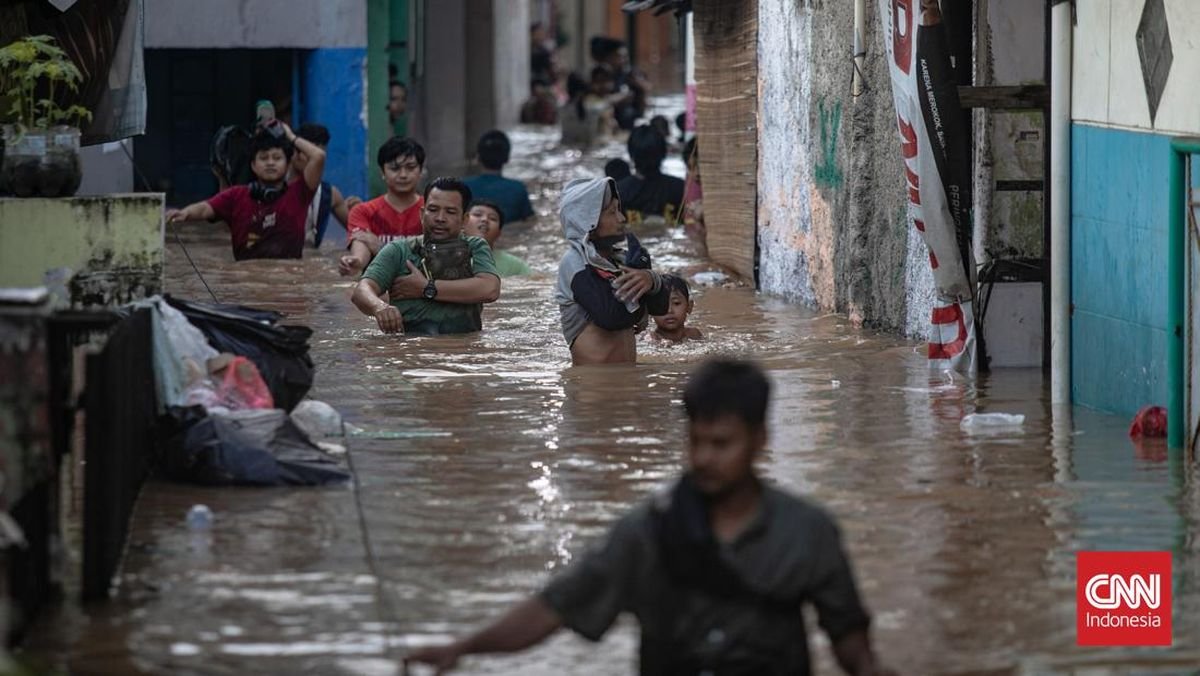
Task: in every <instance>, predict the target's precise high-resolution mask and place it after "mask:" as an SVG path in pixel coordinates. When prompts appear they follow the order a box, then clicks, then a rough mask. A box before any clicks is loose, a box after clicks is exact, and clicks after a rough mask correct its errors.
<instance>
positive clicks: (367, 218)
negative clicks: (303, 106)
mask: <svg viewBox="0 0 1200 676" xmlns="http://www.w3.org/2000/svg"><path fill="white" fill-rule="evenodd" d="M375 159H376V161H377V162H378V163H379V171H380V172H382V174H383V180H384V183H385V184H386V185H387V192H386V193H384V194H383V195H381V196H379V197H376V198H375V199H373V200H371V201H369V202H363V203H362V204H359V205H358V206H356V207H354V208H353V209H351V210H350V222H349V224H347V225H346V234H347V245H346V248H347V249H349V253H347V254H346V255H344V256H342V257H341V259H340V260H339V261H338V272H339V273H340V274H342V275H353V276H355V277H357V276H359V275H361V274H362V271H363V270H365V269H366V268H367V264H368V263H370V262H371V259H372V258H374V257H375V254H377V253H379V249H381V248H382V247H383V245H385V244H387V243H388V242H390V241H392V240H394V239H396V238H399V237H412V236H414V235H421V234H423V232H424V230H423V229H422V228H421V207H422V206H424V204H425V201H424V200H423V199H421V195H420V194H419V193H418V192H417V183H418V182H419V181H420V180H421V171H422V169H424V168H425V149H424V148H422V147H421V144H420V143H417V142H416V141H414V140H412V139H410V138H407V137H403V136H393V137H392V138H390V139H388V141H387V143H384V144H383V146H382V147H380V148H379V153H378V154H377V155H376V158H375Z"/></svg>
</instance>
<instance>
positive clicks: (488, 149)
mask: <svg viewBox="0 0 1200 676" xmlns="http://www.w3.org/2000/svg"><path fill="white" fill-rule="evenodd" d="M475 152H476V154H478V155H479V163H480V164H482V165H483V166H484V167H486V168H488V169H491V170H493V171H495V170H498V169H500V168H501V167H503V166H504V165H505V164H508V158H509V155H510V154H511V153H512V142H511V141H509V140H508V134H505V133H504V132H502V131H500V130H499V129H493V130H491V131H489V132H485V133H484V134H483V136H480V137H479V143H478V144H477V145H476V146H475Z"/></svg>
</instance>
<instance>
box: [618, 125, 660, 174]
mask: <svg viewBox="0 0 1200 676" xmlns="http://www.w3.org/2000/svg"><path fill="white" fill-rule="evenodd" d="M625 147H626V149H627V150H628V151H629V157H630V159H632V160H633V166H635V167H637V170H638V173H639V174H642V175H645V176H653V175H654V174H657V173H659V168H660V167H661V166H662V161H663V160H664V159H665V158H666V157H667V139H665V138H663V137H662V134H660V133H658V132H657V131H655V130H654V128H653V127H651V126H650V125H647V124H643V125H640V126H638V127H637V128H635V129H634V130H633V131H631V132H629V141H628V142H627V143H626V144H625Z"/></svg>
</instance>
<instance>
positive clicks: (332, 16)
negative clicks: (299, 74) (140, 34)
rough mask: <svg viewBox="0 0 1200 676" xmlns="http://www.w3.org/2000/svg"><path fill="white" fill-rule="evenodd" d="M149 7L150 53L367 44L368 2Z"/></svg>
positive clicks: (165, 3)
mask: <svg viewBox="0 0 1200 676" xmlns="http://www.w3.org/2000/svg"><path fill="white" fill-rule="evenodd" d="M439 1H440V0H439ZM145 3H146V4H145V9H146V28H145V30H146V34H145V39H146V48H147V49H156V48H194V49H202V48H217V47H251V48H260V49H266V48H284V47H286V48H299V49H315V48H317V47H325V48H334V47H365V46H366V45H367V3H366V1H365V0H145Z"/></svg>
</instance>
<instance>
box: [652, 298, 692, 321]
mask: <svg viewBox="0 0 1200 676" xmlns="http://www.w3.org/2000/svg"><path fill="white" fill-rule="evenodd" d="M693 307H694V305H693V302H692V301H691V300H689V299H687V298H684V297H683V294H682V293H679V292H678V291H672V292H671V302H670V304H669V305H668V306H667V314H665V315H659V316H657V317H655V318H654V325H655V326H657V327H658V328H659V329H661V330H663V331H678V330H679V329H682V328H683V327H684V325H685V324H686V323H687V318H688V315H690V314H692V308H693Z"/></svg>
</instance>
